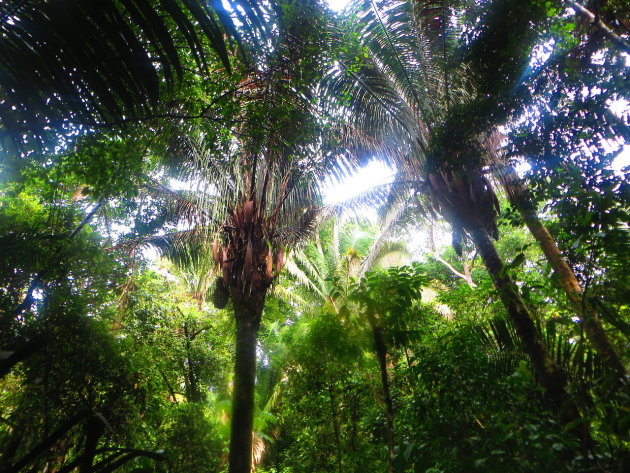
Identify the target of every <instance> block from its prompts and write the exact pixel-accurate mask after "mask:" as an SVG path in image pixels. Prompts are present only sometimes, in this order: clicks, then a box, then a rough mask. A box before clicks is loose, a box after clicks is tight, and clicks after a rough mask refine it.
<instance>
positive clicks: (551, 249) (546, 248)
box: [504, 172, 627, 378]
mask: <svg viewBox="0 0 630 473" xmlns="http://www.w3.org/2000/svg"><path fill="white" fill-rule="evenodd" d="M504 181H505V187H506V188H507V189H506V190H507V191H508V195H509V196H510V201H511V202H512V203H513V204H514V205H515V207H516V208H517V209H518V210H519V213H520V214H521V216H522V217H523V220H525V224H526V225H527V228H529V231H530V232H531V234H532V235H533V236H534V238H535V239H536V241H538V243H539V245H540V247H541V249H542V251H543V253H544V255H545V257H546V258H547V261H548V262H549V264H550V265H551V267H552V269H553V271H554V272H555V274H556V275H557V276H558V281H559V282H560V286H561V287H562V289H563V290H564V292H565V294H566V295H567V298H568V300H569V302H570V303H571V306H572V307H573V309H574V310H575V311H576V313H577V314H578V315H579V316H580V317H581V318H582V326H583V327H584V332H585V333H586V336H587V337H588V339H589V341H590V342H591V344H592V345H593V348H594V349H595V350H596V351H597V353H598V354H599V355H600V356H601V357H602V360H603V362H604V364H605V365H606V367H607V368H608V369H609V370H610V371H612V372H613V373H615V374H616V375H617V376H618V377H619V378H624V377H625V376H626V374H627V371H626V368H625V367H624V365H623V363H622V361H621V358H620V357H619V355H618V353H617V352H616V350H615V348H614V347H613V345H612V343H611V342H610V339H609V338H608V335H607V334H606V332H605V331H604V327H603V326H602V322H601V319H600V317H599V314H598V313H597V311H596V310H595V308H594V306H593V304H592V302H591V301H590V300H589V298H588V297H586V296H585V294H584V291H583V290H582V287H581V286H580V283H579V282H578V280H577V278H576V277H575V273H574V272H573V270H572V269H571V267H570V266H569V264H568V263H567V261H566V259H565V258H564V256H563V255H562V252H561V251H560V249H559V248H558V245H556V242H555V240H554V239H553V237H552V236H551V234H550V233H549V231H548V230H547V227H545V225H544V224H543V223H542V222H541V221H540V219H539V218H538V214H537V212H536V209H535V208H534V207H533V205H532V203H531V200H530V199H529V196H528V191H527V189H526V188H525V187H524V186H523V185H522V184H520V183H519V182H518V176H516V175H514V173H513V172H512V173H511V174H509V175H507V176H506V177H505V179H504Z"/></svg>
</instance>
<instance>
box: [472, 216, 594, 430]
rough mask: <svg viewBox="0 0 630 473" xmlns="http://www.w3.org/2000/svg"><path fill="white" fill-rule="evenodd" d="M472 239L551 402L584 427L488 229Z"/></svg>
mask: <svg viewBox="0 0 630 473" xmlns="http://www.w3.org/2000/svg"><path fill="white" fill-rule="evenodd" d="M470 230H471V236H472V238H473V240H474V242H475V245H476V246H477V249H478V250H479V253H480V254H481V257H482V259H483V261H484V264H485V265H486V268H487V270H488V273H490V276H491V278H492V281H493V282H494V286H495V288H496V290H497V291H498V292H499V295H500V297H501V301H502V302H503V305H504V306H505V308H506V310H507V312H508V315H509V317H510V319H511V320H512V323H513V324H514V328H515V329H516V333H517V334H518V336H519V338H520V339H521V341H522V342H523V347H524V349H525V352H526V353H527V354H528V355H529V357H530V358H531V360H532V363H533V365H534V370H535V372H536V375H537V377H538V379H539V380H540V382H541V384H542V385H543V387H544V388H545V389H546V391H547V393H548V395H549V397H550V399H551V400H552V401H553V402H554V404H555V405H556V408H557V409H559V411H560V418H561V419H562V421H563V422H565V423H567V424H568V423H571V422H574V421H577V422H576V423H577V424H580V425H581V421H580V419H581V417H580V414H579V411H578V409H577V406H576V405H575V402H574V400H573V399H572V398H571V397H570V396H569V394H568V393H567V391H566V387H567V377H566V375H565V374H564V373H563V372H562V370H561V369H560V368H559V367H558V366H557V365H556V363H555V362H554V361H553V359H552V358H551V356H550V355H549V351H548V350H547V347H546V345H545V342H544V340H543V339H542V337H541V336H540V334H539V333H538V330H537V329H536V326H535V324H534V321H533V319H532V316H531V314H530V313H529V310H528V309H527V306H526V305H525V303H524V302H523V300H522V299H521V296H520V295H519V293H518V289H517V287H516V285H515V284H514V282H513V281H512V279H511V278H510V277H509V275H508V274H507V273H506V271H505V267H504V265H503V262H502V261H501V258H500V257H499V255H498V253H497V251H496V248H495V247H494V243H493V242H492V240H491V239H490V236H489V235H488V232H487V231H486V230H485V229H484V228H480V227H477V228H471V229H470ZM579 434H580V435H581V436H582V439H583V440H584V441H585V442H588V440H589V439H588V438H587V437H586V433H585V432H579Z"/></svg>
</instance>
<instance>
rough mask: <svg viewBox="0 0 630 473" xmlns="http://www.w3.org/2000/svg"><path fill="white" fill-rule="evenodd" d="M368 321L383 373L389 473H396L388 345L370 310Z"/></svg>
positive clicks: (382, 383)
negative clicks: (388, 372) (388, 370)
mask: <svg viewBox="0 0 630 473" xmlns="http://www.w3.org/2000/svg"><path fill="white" fill-rule="evenodd" d="M367 316H368V321H369V323H370V328H371V329H372V335H373V337H374V348H375V349H376V357H377V358H378V367H379V370H380V372H381V386H382V387H383V401H384V402H385V414H386V415H385V418H386V429H385V436H386V442H387V471H388V472H389V473H393V472H394V460H395V458H396V453H395V449H394V447H395V436H394V403H393V402H392V396H391V391H390V389H389V376H388V374H387V345H386V344H385V339H384V337H383V329H382V328H381V327H380V326H379V325H378V322H377V321H376V317H375V316H374V314H373V313H372V311H371V310H370V309H368V311H367Z"/></svg>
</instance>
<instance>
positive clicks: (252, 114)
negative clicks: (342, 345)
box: [135, 2, 332, 473]
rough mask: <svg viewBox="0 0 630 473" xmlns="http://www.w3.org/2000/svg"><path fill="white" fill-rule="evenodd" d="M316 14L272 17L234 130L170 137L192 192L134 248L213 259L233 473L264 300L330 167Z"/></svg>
mask: <svg viewBox="0 0 630 473" xmlns="http://www.w3.org/2000/svg"><path fill="white" fill-rule="evenodd" d="M319 12H320V10H319V5H318V4H317V3H316V2H300V3H299V4H291V5H287V8H285V9H283V10H282V14H279V16H278V17H277V19H276V20H277V22H278V25H280V26H281V28H278V29H277V30H275V35H274V36H273V37H271V38H270V40H269V43H268V44H266V46H265V48H263V49H261V50H258V51H257V56H256V58H255V63H256V69H255V70H253V71H252V72H251V73H250V76H249V77H248V78H247V83H248V87H247V89H246V90H245V89H244V90H243V92H242V95H241V96H240V100H239V101H238V102H237V103H236V106H237V107H238V110H237V112H236V116H237V118H238V119H237V120H236V122H237V125H236V126H235V127H234V128H232V129H227V128H223V130H222V132H221V133H219V134H213V133H204V132H203V131H201V130H199V129H194V128H187V129H184V130H182V132H180V133H178V134H176V135H175V136H174V137H173V138H172V139H171V142H170V145H169V152H168V161H169V164H170V166H173V167H174V168H175V169H176V170H178V171H179V175H180V176H181V178H182V179H187V180H188V182H190V187H191V189H192V190H191V191H188V192H184V193H173V192H171V193H165V194H164V198H165V199H166V200H167V201H168V202H170V204H169V205H166V206H164V207H163V209H162V210H163V211H164V212H166V213H171V214H175V215H178V214H179V216H180V217H183V218H182V219H180V221H181V223H180V224H179V229H177V227H176V228H175V229H174V230H173V229H172V227H171V231H168V232H166V233H165V234H158V235H152V236H149V237H146V238H144V239H143V240H142V241H141V242H136V243H135V244H136V245H137V244H139V243H143V244H150V245H153V246H155V247H156V248H158V249H159V250H160V251H162V252H163V253H164V254H165V255H167V256H168V257H169V258H171V259H172V260H174V261H175V262H176V263H178V264H181V265H189V264H191V262H193V261H202V260H203V259H204V258H205V259H207V258H208V257H209V256H210V255H211V257H212V259H213V261H214V263H215V265H216V267H217V268H218V270H219V272H220V275H221V276H220V277H218V278H217V279H216V286H215V290H214V296H213V300H214V302H215V305H217V306H218V307H224V306H225V305H226V304H227V303H228V301H231V304H232V309H233V313H234V319H235V322H236V349H235V351H236V353H235V367H234V387H233V397H232V422H231V438H230V455H229V463H230V466H229V471H230V472H231V473H249V472H250V469H251V461H252V455H251V452H252V427H253V413H254V389H255V380H256V343H257V335H258V330H259V328H260V323H261V318H262V313H263V310H264V307H265V298H266V296H267V292H268V290H269V288H270V287H271V285H272V283H273V282H274V280H275V279H276V277H277V276H278V274H279V273H280V271H281V269H282V268H283V266H284V255H285V252H286V251H287V249H288V248H291V247H293V246H295V245H298V244H300V243H301V242H302V241H303V240H304V239H305V238H306V237H307V236H309V235H310V234H311V232H312V231H313V229H314V228H315V225H316V223H317V220H318V216H319V214H320V211H321V208H322V205H321V203H320V202H321V199H320V196H319V188H318V187H317V185H315V184H314V183H315V182H317V180H318V179H320V178H321V177H322V176H323V173H324V172H326V170H327V169H328V168H329V167H330V160H331V159H332V158H331V157H330V156H328V155H326V154H324V153H322V152H321V151H320V149H319V140H318V136H319V133H320V126H321V122H320V121H319V116H318V113H317V109H316V107H317V105H318V103H317V96H316V95H315V92H314V91H313V90H312V86H311V85H312V78H313V77H317V74H318V71H319V68H320V67H321V66H320V65H321V57H320V55H319V54H318V53H319V52H321V48H322V38H323V29H322V28H323V26H324V23H323V21H322V19H321V16H320V14H319ZM298 31H299V32H300V33H301V35H302V36H298V35H297V32H298ZM252 55H253V52H252ZM217 136H219V138H216V137H217ZM169 207H170V208H169Z"/></svg>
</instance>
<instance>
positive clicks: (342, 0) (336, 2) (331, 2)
mask: <svg viewBox="0 0 630 473" xmlns="http://www.w3.org/2000/svg"><path fill="white" fill-rule="evenodd" d="M349 2H350V0H328V6H329V7H330V9H331V10H333V11H340V10H343V7H345V6H346V5H347V4H348V3H349Z"/></svg>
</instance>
